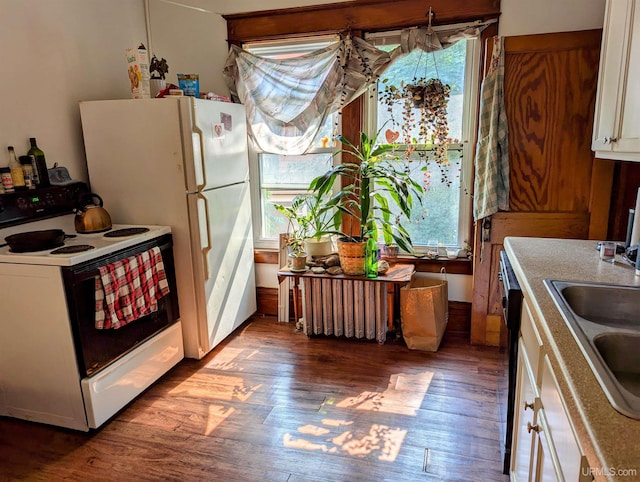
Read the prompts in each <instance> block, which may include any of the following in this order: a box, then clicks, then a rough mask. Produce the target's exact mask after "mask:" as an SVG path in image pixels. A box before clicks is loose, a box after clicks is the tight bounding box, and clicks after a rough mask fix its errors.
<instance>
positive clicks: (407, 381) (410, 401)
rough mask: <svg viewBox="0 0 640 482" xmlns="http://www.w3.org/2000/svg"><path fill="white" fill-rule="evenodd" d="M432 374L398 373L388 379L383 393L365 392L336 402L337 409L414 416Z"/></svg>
mask: <svg viewBox="0 0 640 482" xmlns="http://www.w3.org/2000/svg"><path fill="white" fill-rule="evenodd" d="M432 379H433V372H424V373H417V374H406V373H398V374H395V375H392V376H391V377H389V385H388V386H387V389H386V390H385V391H383V392H373V391H365V392H361V393H360V394H359V395H356V396H352V397H347V398H345V399H344V400H341V401H339V402H337V403H336V404H335V405H336V407H339V408H355V409H356V410H370V411H374V412H385V413H395V414H399V415H411V416H415V415H416V411H417V410H418V409H419V408H420V406H421V405H422V401H423V400H424V397H425V395H426V393H427V390H428V389H429V385H430V384H431V380H432Z"/></svg>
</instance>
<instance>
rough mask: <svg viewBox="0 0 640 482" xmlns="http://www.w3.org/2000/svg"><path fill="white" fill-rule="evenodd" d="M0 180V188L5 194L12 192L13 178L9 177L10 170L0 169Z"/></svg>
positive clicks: (6, 168)
mask: <svg viewBox="0 0 640 482" xmlns="http://www.w3.org/2000/svg"><path fill="white" fill-rule="evenodd" d="M0 178H2V186H3V187H4V190H5V192H13V191H14V190H15V189H14V188H13V178H12V177H11V169H9V168H8V167H0Z"/></svg>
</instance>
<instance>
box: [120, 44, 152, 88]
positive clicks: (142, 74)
mask: <svg viewBox="0 0 640 482" xmlns="http://www.w3.org/2000/svg"><path fill="white" fill-rule="evenodd" d="M125 53H126V56H127V73H128V74H129V83H130V88H131V97H133V98H134V99H150V98H151V87H150V82H149V78H150V77H151V75H150V73H149V53H148V52H147V49H145V48H144V45H140V47H138V48H133V49H127V50H126V52H125Z"/></svg>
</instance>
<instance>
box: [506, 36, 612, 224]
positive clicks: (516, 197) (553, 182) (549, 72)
mask: <svg viewBox="0 0 640 482" xmlns="http://www.w3.org/2000/svg"><path fill="white" fill-rule="evenodd" d="M554 35H555V38H556V40H555V41H556V42H557V43H556V44H555V45H556V46H559V48H553V45H549V44H545V43H544V40H543V38H544V37H547V39H548V38H549V37H548V36H537V35H532V36H529V37H530V39H529V41H530V42H531V45H529V46H528V45H527V43H525V42H524V41H523V39H522V38H516V40H515V41H514V42H509V40H510V39H507V40H506V44H505V51H506V52H505V56H506V58H505V107H506V110H507V112H508V116H509V157H510V168H511V172H510V182H511V195H510V208H511V210H512V211H585V212H586V211H588V210H589V199H590V191H591V171H592V164H593V153H592V151H591V132H592V126H593V112H594V106H595V91H596V85H597V73H598V71H597V68H593V67H591V68H585V66H597V65H598V59H599V52H600V34H599V31H595V32H594V31H591V33H590V34H588V33H580V34H578V35H576V34H574V33H567V34H554ZM574 37H577V38H574ZM536 42H539V43H540V45H536ZM510 44H511V45H510ZM540 48H542V49H543V50H542V51H541V50H540ZM514 49H515V50H514ZM534 49H535V50H534Z"/></svg>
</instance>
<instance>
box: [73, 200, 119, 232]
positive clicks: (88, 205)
mask: <svg viewBox="0 0 640 482" xmlns="http://www.w3.org/2000/svg"><path fill="white" fill-rule="evenodd" d="M94 201H97V203H95V202H94ZM74 224H75V227H76V231H77V232H78V233H100V232H102V231H108V230H109V229H111V216H109V213H108V212H107V210H106V209H104V208H103V207H102V198H101V197H100V196H98V195H97V194H95V193H88V194H84V195H83V196H81V197H80V206H79V207H78V208H77V209H76V217H75V219H74Z"/></svg>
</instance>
